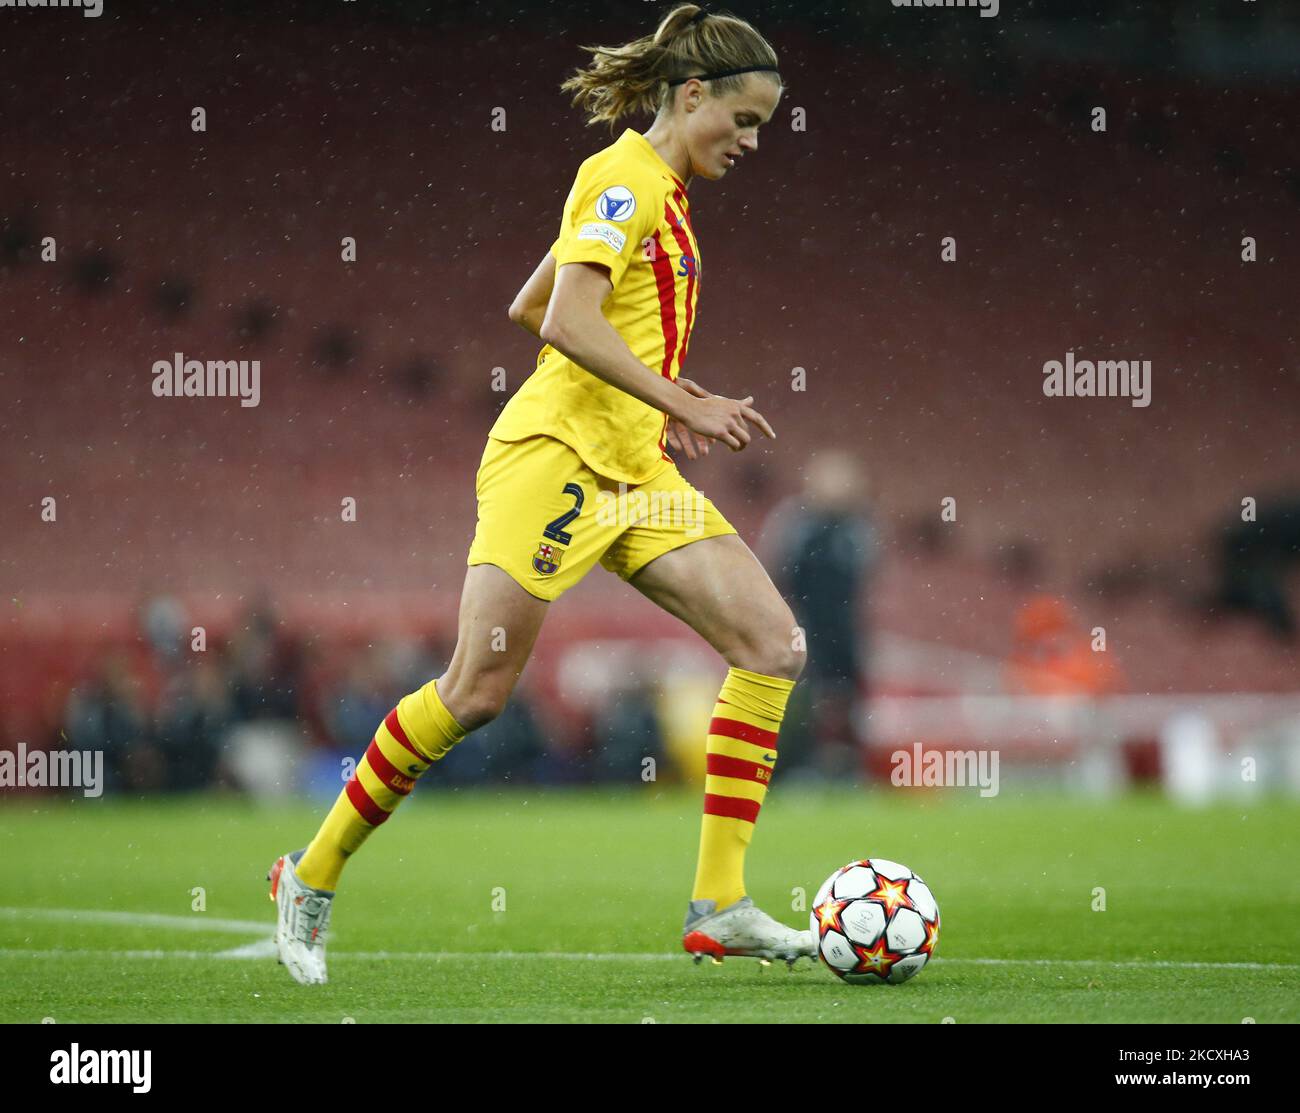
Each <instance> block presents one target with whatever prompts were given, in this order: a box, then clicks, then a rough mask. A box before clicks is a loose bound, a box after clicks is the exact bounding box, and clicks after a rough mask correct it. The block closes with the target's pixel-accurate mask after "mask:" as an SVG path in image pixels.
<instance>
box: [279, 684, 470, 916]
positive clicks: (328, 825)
mask: <svg viewBox="0 0 1300 1113" xmlns="http://www.w3.org/2000/svg"><path fill="white" fill-rule="evenodd" d="M464 737H465V729H464V728H463V727H462V726H461V725H460V724H459V723H458V722H456V720H455V719H454V718H453V717H452V714H451V712H450V711H448V710H447V706H446V704H444V703H443V702H442V700H441V699H440V698H439V696H438V689H437V682H436V681H433V680H430V681H429V683H428V684H426V685H425V686H424V687H423V688H421V689H420V690H419V691H418V692H412V693H411V694H410V695H408V696H404V697H402V699H401V700H400V701H398V704H397V706H396V707H394V708H393V710H392V711H390V712H389V713H388V717H387V718H386V719H384V721H383V722H382V723H380V725H379V729H378V730H376V731H375V736H374V738H373V739H371V742H370V746H369V747H368V748H367V750H366V752H365V755H364V756H363V757H362V758H361V761H360V762H358V763H357V768H356V772H354V773H353V774H352V777H351V778H350V779H349V781H348V783H347V784H346V785H345V786H344V788H343V791H342V792H340V793H339V798H338V799H337V800H336V801H334V807H332V808H331V809H330V813H329V815H327V816H326V817H325V822H324V823H322V824H321V828H320V830H319V831H317V832H316V837H315V838H314V839H312V841H311V844H310V845H309V846H308V847H307V852H306V853H305V854H304V855H303V856H302V859H301V861H299V862H298V865H297V872H298V876H299V877H301V878H302V879H303V880H304V881H305V882H306V883H307V884H308V885H311V886H312V887H313V888H316V889H326V890H333V889H334V888H335V886H337V885H338V880H339V874H340V873H342V872H343V866H344V864H345V863H346V862H347V860H348V858H350V857H351V856H352V855H353V854H354V853H355V852H356V851H357V850H358V849H359V848H360V846H361V844H362V843H363V842H365V841H366V839H367V838H368V837H369V836H370V832H371V831H373V830H374V829H375V828H376V827H378V826H379V825H380V824H381V823H383V822H384V821H385V820H386V819H388V817H389V816H390V815H392V813H393V811H394V809H395V808H396V807H397V805H398V804H400V803H401V802H402V801H403V800H404V799H405V798H406V797H407V796H409V795H410V793H411V789H413V788H414V787H415V782H416V781H417V780H419V778H420V775H421V774H422V773H423V772H424V771H425V770H426V769H428V768H429V766H430V765H431V764H432V763H433V762H435V761H437V760H438V759H439V758H441V757H443V756H445V755H446V753H447V751H448V750H450V749H451V748H452V747H453V746H454V745H456V743H457V742H459V741H460V740H461V739H462V738H464Z"/></svg>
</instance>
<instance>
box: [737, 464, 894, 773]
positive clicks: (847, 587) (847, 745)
mask: <svg viewBox="0 0 1300 1113" xmlns="http://www.w3.org/2000/svg"><path fill="white" fill-rule="evenodd" d="M762 549H763V551H764V554H765V556H766V558H767V559H766V561H765V563H766V565H767V567H769V568H770V569H772V576H773V579H774V580H775V581H776V585H777V587H778V588H779V589H780V591H781V593H782V594H783V595H784V596H785V597H786V598H787V599H789V600H790V604H791V606H792V607H793V608H794V612H795V615H796V616H797V618H798V620H799V624H800V626H801V627H802V628H803V631H804V636H805V638H806V641H807V648H808V667H807V669H806V670H805V672H804V683H803V685H801V687H800V688H799V689H796V693H795V698H794V699H793V700H792V702H791V715H792V725H794V726H795V728H796V729H795V730H794V731H792V732H791V733H792V734H793V735H794V736H795V738H796V739H797V742H796V752H795V753H794V754H791V753H790V752H789V750H790V749H791V747H789V746H787V747H785V750H786V752H785V756H784V760H786V761H787V762H790V761H793V762H794V763H797V764H799V765H802V766H803V767H804V768H805V770H806V771H810V772H812V773H813V774H814V775H817V776H821V777H827V778H834V779H839V778H842V777H844V776H846V775H851V774H852V773H853V771H854V770H856V769H857V767H858V766H859V764H860V761H859V748H860V745H861V739H860V738H859V737H858V732H857V730H856V728H855V726H854V710H855V708H856V706H857V702H858V700H860V699H863V698H865V696H866V693H867V688H868V678H867V675H866V660H867V650H866V626H865V620H864V618H863V609H864V601H865V599H866V595H867V589H868V587H869V583H870V578H871V574H872V572H873V570H874V569H875V567H876V564H877V560H878V552H879V541H878V538H877V531H876V527H875V525H874V523H873V520H872V514H871V507H870V492H869V488H868V482H867V477H866V474H865V472H864V470H863V468H862V466H861V464H860V463H859V461H858V460H857V458H856V457H854V456H853V455H852V454H850V453H848V452H843V451H840V450H828V451H823V452H819V453H817V455H815V456H813V457H812V458H811V459H810V460H809V461H808V463H807V465H806V468H805V471H804V486H803V490H802V491H801V492H800V493H799V494H797V495H791V496H789V497H787V498H786V499H784V500H783V501H782V502H780V503H778V504H777V505H776V507H775V508H774V509H773V510H772V512H771V514H770V515H769V516H768V519H767V522H766V523H765V525H764V530H763V543H762Z"/></svg>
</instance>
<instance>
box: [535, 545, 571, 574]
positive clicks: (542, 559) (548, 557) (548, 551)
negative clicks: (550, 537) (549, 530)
mask: <svg viewBox="0 0 1300 1113" xmlns="http://www.w3.org/2000/svg"><path fill="white" fill-rule="evenodd" d="M562 556H564V550H563V549H557V548H556V547H555V546H554V545H547V544H546V543H545V542H542V544H540V545H538V546H537V552H535V553H534V554H533V567H534V568H535V569H536V570H537V571H538V572H540V573H541V574H542V575H543V576H550V575H553V574H554V573H555V572H558V571H559V568H560V558H561V557H562Z"/></svg>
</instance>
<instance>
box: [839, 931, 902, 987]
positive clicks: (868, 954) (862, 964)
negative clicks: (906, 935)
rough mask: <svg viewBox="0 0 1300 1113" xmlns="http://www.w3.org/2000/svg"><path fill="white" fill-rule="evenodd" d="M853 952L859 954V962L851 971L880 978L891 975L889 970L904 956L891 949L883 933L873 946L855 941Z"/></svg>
mask: <svg viewBox="0 0 1300 1113" xmlns="http://www.w3.org/2000/svg"><path fill="white" fill-rule="evenodd" d="M853 953H854V954H855V955H857V956H858V964H857V966H855V967H854V968H853V969H852V970H850V971H849V973H850V974H875V975H876V976H877V977H878V978H887V977H889V972H890V971H891V970H892V969H893V968H894V963H896V962H898V961H900V960H901V959H902V958H903V956H902V955H901V954H899V953H898V952H897V951H891V950H890V949H889V944H888V943H887V942H885V937H884V936H883V935H882V936H881V937H880V938H879V939H878V940H876V942H875V945H874V946H871V947H863V946H862V945H861V944H856V943H855V944H854V945H853Z"/></svg>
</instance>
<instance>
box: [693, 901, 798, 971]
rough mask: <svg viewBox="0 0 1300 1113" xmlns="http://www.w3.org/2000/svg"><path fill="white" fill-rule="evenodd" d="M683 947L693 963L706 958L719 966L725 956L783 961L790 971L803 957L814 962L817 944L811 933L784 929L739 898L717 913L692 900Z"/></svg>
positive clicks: (708, 904)
mask: <svg viewBox="0 0 1300 1113" xmlns="http://www.w3.org/2000/svg"><path fill="white" fill-rule="evenodd" d="M682 946H683V948H685V950H686V951H687V952H688V953H690V954H692V955H694V956H695V961H696V963H699V962H702V961H703V960H704V957H705V955H708V956H709V957H710V958H712V959H713V961H714V962H721V961H722V960H723V958H725V957H726V956H727V955H737V956H742V957H745V958H757V959H761V960H762V962H763V965H764V966H766V965H767V964H768V963H769V962H770V961H771V960H772V959H774V958H780V959H784V960H785V963H786V966H787V967H793V966H794V964H795V962H796V961H797V960H798V959H799V958H800V957H803V956H806V957H808V958H816V955H817V943H816V941H815V940H814V939H813V936H812V932H811V931H799V930H797V929H796V928H792V927H786V925H785V924H783V923H780V922H779V921H777V920H774V919H772V917H771V916H769V915H768V914H767V913H766V912H764V911H763V910H762V909H761V908H758V907H757V906H756V905H755V904H754V902H753V901H752V900H751V899H750V898H749V897H741V898H740V900H738V901H736V903H735V904H729V905H727V907H726V908H724V909H722V910H721V911H718V905H717V902H716V901H712V900H693V901H691V902H690V904H689V905H688V906H687V909H686V923H685V924H684V925H683V927H682Z"/></svg>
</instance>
